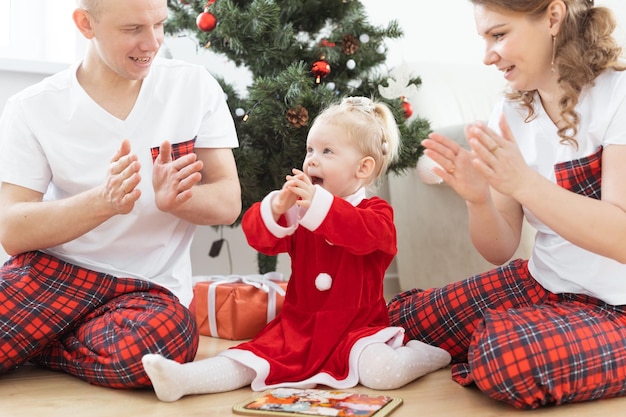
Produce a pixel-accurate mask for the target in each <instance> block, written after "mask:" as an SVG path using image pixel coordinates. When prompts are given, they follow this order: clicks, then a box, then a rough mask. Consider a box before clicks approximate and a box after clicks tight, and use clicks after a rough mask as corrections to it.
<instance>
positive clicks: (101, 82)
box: [0, 0, 241, 388]
mask: <svg viewBox="0 0 626 417" xmlns="http://www.w3.org/2000/svg"><path fill="white" fill-rule="evenodd" d="M167 14H168V9H167V3H166V0H82V1H79V8H78V9H76V10H75V12H74V13H73V19H74V23H75V24H76V27H77V28H78V30H79V31H80V32H81V34H82V35H83V36H84V37H85V38H86V39H87V40H88V47H87V51H86V54H85V57H84V59H83V60H82V62H80V63H78V64H76V65H75V66H73V67H71V68H70V69H68V70H66V71H63V72H61V73H59V74H56V75H54V76H52V77H49V78H48V79H46V80H44V81H42V82H41V83H39V84H37V85H35V86H32V87H29V88H27V89H26V90H25V91H23V92H21V93H19V94H17V95H16V96H15V97H12V98H11V99H10V100H9V101H8V102H7V104H6V106H5V111H4V114H3V116H2V118H1V119H0V181H1V183H0V184H1V185H0V241H1V243H2V245H3V247H4V249H5V251H6V252H7V253H8V254H9V255H11V256H12V257H11V259H10V260H9V261H8V262H7V264H5V266H4V267H3V268H2V269H0V336H1V339H0V373H4V372H7V371H9V370H11V369H14V368H15V367H17V366H19V365H21V364H22V363H24V362H26V361H31V362H35V363H39V364H41V365H43V366H46V367H49V368H51V369H57V370H63V371H65V372H68V373H70V374H73V375H76V376H78V377H79V378H81V379H83V380H86V381H88V382H90V383H92V384H97V385H103V386H109V387H118V388H133V387H142V386H149V385H150V382H149V379H148V378H147V375H146V374H145V372H144V370H143V368H142V366H141V357H142V356H143V355H144V354H146V353H161V354H163V355H165V356H167V357H170V358H172V359H175V360H177V361H181V362H186V361H191V360H193V358H194V356H195V354H196V350H197V346H198V332H197V329H196V326H195V323H194V320H193V317H192V316H191V314H190V313H189V311H188V309H187V306H188V305H189V303H190V301H191V296H192V289H191V264H190V255H189V248H190V245H191V240H192V236H193V232H194V230H195V225H198V224H202V225H215V224H231V223H233V222H234V221H235V220H236V218H237V217H238V215H239V213H240V212H241V190H240V185H239V181H238V176H237V170H236V166H235V161H234V157H233V154H232V148H233V147H236V146H238V143H237V137H236V133H235V129H234V123H233V120H232V118H231V116H230V113H229V111H228V107H227V105H226V103H225V100H224V94H223V92H222V90H221V88H220V87H219V85H218V84H217V82H216V81H215V79H214V78H213V77H211V76H210V75H209V74H208V72H207V71H206V70H205V69H204V68H201V67H198V66H194V65H191V64H187V63H183V62H179V61H175V60H161V59H157V53H158V51H159V48H160V46H161V44H162V42H163V38H164V33H163V25H164V22H165V20H166V18H167Z"/></svg>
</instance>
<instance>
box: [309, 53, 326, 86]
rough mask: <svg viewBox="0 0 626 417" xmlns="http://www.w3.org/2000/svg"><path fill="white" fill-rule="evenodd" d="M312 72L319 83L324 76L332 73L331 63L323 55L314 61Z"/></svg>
mask: <svg viewBox="0 0 626 417" xmlns="http://www.w3.org/2000/svg"><path fill="white" fill-rule="evenodd" d="M311 72H312V73H313V75H315V84H319V83H320V82H321V80H322V78H326V77H327V76H328V74H330V64H329V63H328V62H326V61H325V60H324V57H321V58H320V59H319V60H318V61H315V62H314V63H313V68H311Z"/></svg>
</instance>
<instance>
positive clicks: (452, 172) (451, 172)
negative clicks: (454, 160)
mask: <svg viewBox="0 0 626 417" xmlns="http://www.w3.org/2000/svg"><path fill="white" fill-rule="evenodd" d="M454 170H455V167H454V166H452V168H449V169H448V174H454Z"/></svg>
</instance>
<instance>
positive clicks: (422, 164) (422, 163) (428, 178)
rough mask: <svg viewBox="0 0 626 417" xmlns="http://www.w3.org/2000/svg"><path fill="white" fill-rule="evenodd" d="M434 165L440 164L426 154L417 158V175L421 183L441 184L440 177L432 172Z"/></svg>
mask: <svg viewBox="0 0 626 417" xmlns="http://www.w3.org/2000/svg"><path fill="white" fill-rule="evenodd" d="M434 167H440V165H439V164H438V163H436V162H435V161H433V160H432V159H431V158H429V157H427V156H426V155H422V156H420V157H419V159H418V160H417V175H418V176H419V177H420V180H422V182H423V183H426V184H441V183H442V182H443V180H442V179H441V177H440V176H439V175H437V174H435V173H434V172H433V168H434Z"/></svg>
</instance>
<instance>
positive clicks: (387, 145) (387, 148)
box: [381, 139, 389, 155]
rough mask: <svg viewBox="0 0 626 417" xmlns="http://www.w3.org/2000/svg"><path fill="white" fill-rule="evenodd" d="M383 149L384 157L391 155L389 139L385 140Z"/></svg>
mask: <svg viewBox="0 0 626 417" xmlns="http://www.w3.org/2000/svg"><path fill="white" fill-rule="evenodd" d="M381 147H382V150H383V155H387V154H388V153H389V142H387V139H383V144H382V146H381Z"/></svg>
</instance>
